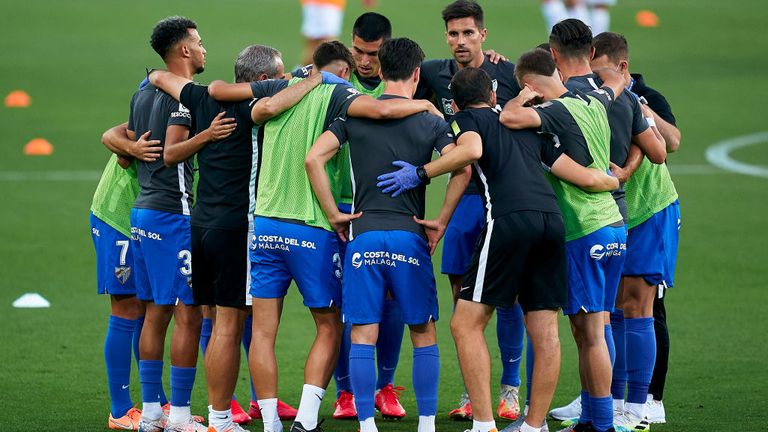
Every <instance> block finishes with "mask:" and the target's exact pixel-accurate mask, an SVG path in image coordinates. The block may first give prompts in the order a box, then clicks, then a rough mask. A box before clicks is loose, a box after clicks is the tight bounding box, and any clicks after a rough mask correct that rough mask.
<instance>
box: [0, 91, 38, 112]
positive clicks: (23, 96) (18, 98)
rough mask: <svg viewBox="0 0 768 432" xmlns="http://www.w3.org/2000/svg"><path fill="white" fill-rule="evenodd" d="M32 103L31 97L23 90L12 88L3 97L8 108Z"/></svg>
mask: <svg viewBox="0 0 768 432" xmlns="http://www.w3.org/2000/svg"><path fill="white" fill-rule="evenodd" d="M31 104H32V99H31V98H30V97H29V94H28V93H27V92H25V91H24V90H14V91H12V92H10V93H8V96H6V97H5V106H6V107H8V108H27V107H28V106H29V105H31Z"/></svg>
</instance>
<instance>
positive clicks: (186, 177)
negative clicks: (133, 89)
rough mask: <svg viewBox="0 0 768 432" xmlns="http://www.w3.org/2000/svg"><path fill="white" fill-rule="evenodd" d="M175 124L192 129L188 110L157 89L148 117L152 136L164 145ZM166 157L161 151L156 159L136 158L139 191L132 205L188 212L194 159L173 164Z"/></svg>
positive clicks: (182, 212) (181, 212)
mask: <svg viewBox="0 0 768 432" xmlns="http://www.w3.org/2000/svg"><path fill="white" fill-rule="evenodd" d="M174 125H178V126H183V127H186V128H187V129H191V126H192V116H191V115H190V113H189V110H188V109H187V108H185V107H184V105H182V104H181V103H179V102H178V101H176V100H175V99H173V98H172V97H171V96H170V95H168V94H167V93H165V92H162V91H160V90H156V92H155V98H154V101H153V103H152V112H151V114H150V116H149V129H150V130H151V131H152V134H151V136H150V139H153V140H159V141H160V146H161V147H163V148H164V147H165V133H166V129H167V128H168V127H169V126H174ZM189 135H190V136H192V134H191V133H190V134H189ZM163 160H164V159H163V154H162V152H161V154H160V157H159V158H157V160H155V161H154V162H142V161H137V168H138V179H139V187H140V191H139V196H138V197H137V198H136V201H135V202H134V204H133V206H134V207H136V208H145V209H152V210H159V211H165V212H170V213H180V214H185V215H189V214H190V209H191V208H192V198H193V195H194V192H193V191H192V178H193V172H192V168H193V167H192V158H189V159H187V160H185V161H183V162H180V163H178V164H176V165H173V166H170V167H166V166H165V163H164V162H163Z"/></svg>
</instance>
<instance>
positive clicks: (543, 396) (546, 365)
mask: <svg viewBox="0 0 768 432" xmlns="http://www.w3.org/2000/svg"><path fill="white" fill-rule="evenodd" d="M525 328H527V329H528V334H529V335H530V338H531V343H532V344H533V346H532V347H531V346H530V345H529V346H528V349H531V348H532V349H533V351H534V356H535V358H536V363H535V364H534V366H533V382H532V383H531V395H530V402H529V405H528V413H527V415H526V418H525V422H526V423H527V424H528V426H529V427H534V428H539V427H541V425H543V424H544V423H545V418H546V415H547V410H548V409H549V405H550V404H551V403H552V397H553V396H554V394H555V388H556V387H557V378H558V377H559V376H560V339H559V338H558V334H557V311H556V310H538V311H531V312H528V313H527V314H526V315H525Z"/></svg>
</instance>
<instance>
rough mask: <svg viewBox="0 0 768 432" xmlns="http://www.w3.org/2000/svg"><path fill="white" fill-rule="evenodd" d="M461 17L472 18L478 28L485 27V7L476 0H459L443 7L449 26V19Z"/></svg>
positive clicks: (444, 18)
mask: <svg viewBox="0 0 768 432" xmlns="http://www.w3.org/2000/svg"><path fill="white" fill-rule="evenodd" d="M460 18H472V19H473V20H475V25H477V28H479V29H482V28H484V25H483V8H481V7H480V5H479V4H477V2H475V1H474V0H457V1H455V2H453V3H451V4H449V5H448V6H446V7H445V9H443V21H445V27H446V28H448V21H450V20H454V19H460Z"/></svg>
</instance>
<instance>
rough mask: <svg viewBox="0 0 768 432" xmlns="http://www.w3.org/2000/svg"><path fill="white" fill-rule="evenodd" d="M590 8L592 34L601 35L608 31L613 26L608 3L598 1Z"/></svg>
mask: <svg viewBox="0 0 768 432" xmlns="http://www.w3.org/2000/svg"><path fill="white" fill-rule="evenodd" d="M593 3H594V4H593V5H592V6H591V7H590V8H589V20H590V22H591V23H592V24H591V25H592V34H593V35H599V34H600V33H604V32H607V31H608V30H610V28H611V14H610V12H609V11H608V5H607V4H605V3H596V2H593Z"/></svg>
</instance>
